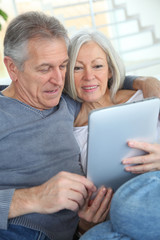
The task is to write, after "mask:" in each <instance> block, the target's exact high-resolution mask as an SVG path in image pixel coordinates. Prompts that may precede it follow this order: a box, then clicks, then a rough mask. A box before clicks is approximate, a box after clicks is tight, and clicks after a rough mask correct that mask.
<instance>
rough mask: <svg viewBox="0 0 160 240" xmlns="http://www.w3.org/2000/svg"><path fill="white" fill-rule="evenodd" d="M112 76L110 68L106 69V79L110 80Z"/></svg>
mask: <svg viewBox="0 0 160 240" xmlns="http://www.w3.org/2000/svg"><path fill="white" fill-rule="evenodd" d="M112 76H113V74H112V71H111V69H110V68H108V79H110V78H112Z"/></svg>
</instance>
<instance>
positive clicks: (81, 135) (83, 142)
mask: <svg viewBox="0 0 160 240" xmlns="http://www.w3.org/2000/svg"><path fill="white" fill-rule="evenodd" d="M142 99H144V97H143V93H142V91H141V90H138V91H137V92H136V93H135V94H134V95H133V96H132V97H131V98H130V99H129V100H128V101H127V102H126V103H130V102H133V101H139V100H142ZM157 130H158V131H157V133H158V136H160V121H159V122H158V126H157ZM74 136H75V138H76V140H77V142H78V144H79V147H80V151H81V156H80V161H81V164H82V169H83V171H84V173H86V165H87V138H88V125H86V126H82V127H74ZM158 142H160V141H158Z"/></svg>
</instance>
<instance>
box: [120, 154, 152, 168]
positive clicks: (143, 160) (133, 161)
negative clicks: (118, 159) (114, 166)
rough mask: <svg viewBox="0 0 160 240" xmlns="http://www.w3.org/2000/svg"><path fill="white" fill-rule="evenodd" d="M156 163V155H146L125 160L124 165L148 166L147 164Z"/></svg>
mask: <svg viewBox="0 0 160 240" xmlns="http://www.w3.org/2000/svg"><path fill="white" fill-rule="evenodd" d="M155 161H156V157H155V155H154V154H146V155H142V156H136V157H131V158H127V159H124V160H123V161H122V163H123V164H124V165H126V164H146V163H152V162H155Z"/></svg>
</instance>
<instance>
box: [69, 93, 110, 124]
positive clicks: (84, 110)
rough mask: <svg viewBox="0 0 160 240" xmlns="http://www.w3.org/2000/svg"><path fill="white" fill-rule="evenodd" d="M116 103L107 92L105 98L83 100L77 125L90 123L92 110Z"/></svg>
mask: <svg viewBox="0 0 160 240" xmlns="http://www.w3.org/2000/svg"><path fill="white" fill-rule="evenodd" d="M112 105H114V103H113V102H112V100H111V98H110V96H109V95H107V94H106V97H105V99H103V100H100V101H97V102H83V103H82V105H81V110H80V112H79V114H78V116H77V118H76V120H75V122H74V126H75V127H81V126H85V125H88V115H89V113H90V112H91V111H92V110H95V109H99V108H104V107H109V106H112Z"/></svg>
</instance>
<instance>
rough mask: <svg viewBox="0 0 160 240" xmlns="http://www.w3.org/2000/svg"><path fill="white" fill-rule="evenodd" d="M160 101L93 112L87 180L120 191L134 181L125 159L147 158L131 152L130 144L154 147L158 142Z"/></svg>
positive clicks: (89, 136)
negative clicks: (140, 142) (130, 141)
mask: <svg viewBox="0 0 160 240" xmlns="http://www.w3.org/2000/svg"><path fill="white" fill-rule="evenodd" d="M159 109H160V99H158V98H150V99H145V100H141V101H138V102H131V103H125V104H120V105H115V106H112V107H108V108H103V109H98V110H93V111H92V112H91V113H90V115H89V122H88V123H89V125H88V150H87V177H88V178H89V179H91V180H92V181H93V182H94V184H95V185H96V186H97V187H100V186H102V185H104V186H106V187H111V188H113V189H114V190H116V189H117V188H118V187H119V186H120V185H121V184H123V183H124V182H126V181H127V180H129V179H130V178H132V177H134V176H137V175H135V174H132V173H129V172H126V171H125V170H124V167H125V166H124V165H123V164H122V163H121V161H122V159H124V158H127V157H131V156H136V155H142V154H145V153H144V152H143V151H140V150H136V149H131V148H129V147H128V145H127V141H128V140H131V139H132V140H133V139H134V140H138V141H144V142H150V143H153V142H155V141H156V138H157V123H158V116H159Z"/></svg>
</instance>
